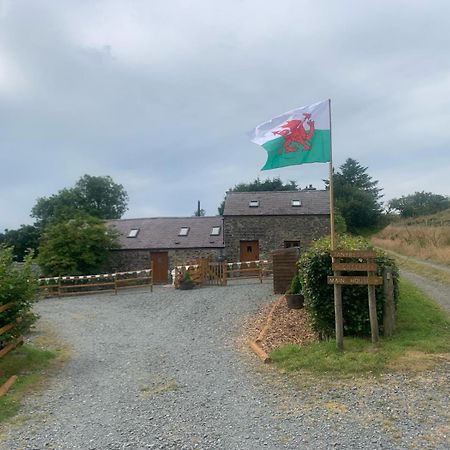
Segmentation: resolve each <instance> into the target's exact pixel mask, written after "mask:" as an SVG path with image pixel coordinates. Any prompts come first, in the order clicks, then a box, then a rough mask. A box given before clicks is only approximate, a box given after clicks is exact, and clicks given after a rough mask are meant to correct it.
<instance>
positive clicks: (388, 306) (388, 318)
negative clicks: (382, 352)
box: [383, 267, 395, 337]
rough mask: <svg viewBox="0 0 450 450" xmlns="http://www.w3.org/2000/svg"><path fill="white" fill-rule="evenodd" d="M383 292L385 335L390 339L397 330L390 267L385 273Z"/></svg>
mask: <svg viewBox="0 0 450 450" xmlns="http://www.w3.org/2000/svg"><path fill="white" fill-rule="evenodd" d="M383 291H384V310H383V334H384V336H385V337H389V336H392V333H393V332H394V329H395V304H394V280H393V279H392V269H391V268H390V267H386V268H385V269H384V271H383Z"/></svg>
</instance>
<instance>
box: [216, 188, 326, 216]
mask: <svg viewBox="0 0 450 450" xmlns="http://www.w3.org/2000/svg"><path fill="white" fill-rule="evenodd" d="M251 200H258V201H259V206H258V207H256V208H255V207H250V206H249V203H250V201H251ZM291 200H300V201H301V206H300V207H295V206H292V205H291ZM312 214H330V194H329V191H323V190H320V191H319V190H305V191H270V192H266V191H259V192H231V191H230V192H227V195H226V197H225V208H224V213H223V215H224V216H278V215H279V216H284V215H289V216H290V215H294V216H296V215H312Z"/></svg>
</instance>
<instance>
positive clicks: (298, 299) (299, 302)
mask: <svg viewBox="0 0 450 450" xmlns="http://www.w3.org/2000/svg"><path fill="white" fill-rule="evenodd" d="M301 292H302V283H301V281H300V277H299V276H298V273H297V274H296V275H295V276H294V278H292V282H291V287H290V288H289V289H288V290H287V291H286V294H285V295H284V296H285V298H286V300H287V305H288V308H289V309H300V308H303V305H304V301H305V299H304V297H303V295H302V293H301Z"/></svg>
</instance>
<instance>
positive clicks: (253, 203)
mask: <svg viewBox="0 0 450 450" xmlns="http://www.w3.org/2000/svg"><path fill="white" fill-rule="evenodd" d="M248 206H250V208H257V207H258V206H259V200H250V202H249V203H248Z"/></svg>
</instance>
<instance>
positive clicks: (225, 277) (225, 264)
mask: <svg viewBox="0 0 450 450" xmlns="http://www.w3.org/2000/svg"><path fill="white" fill-rule="evenodd" d="M222 269H223V272H222V283H223V285H224V286H226V285H227V282H228V273H227V271H228V262H227V260H225V261H223V263H222Z"/></svg>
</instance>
